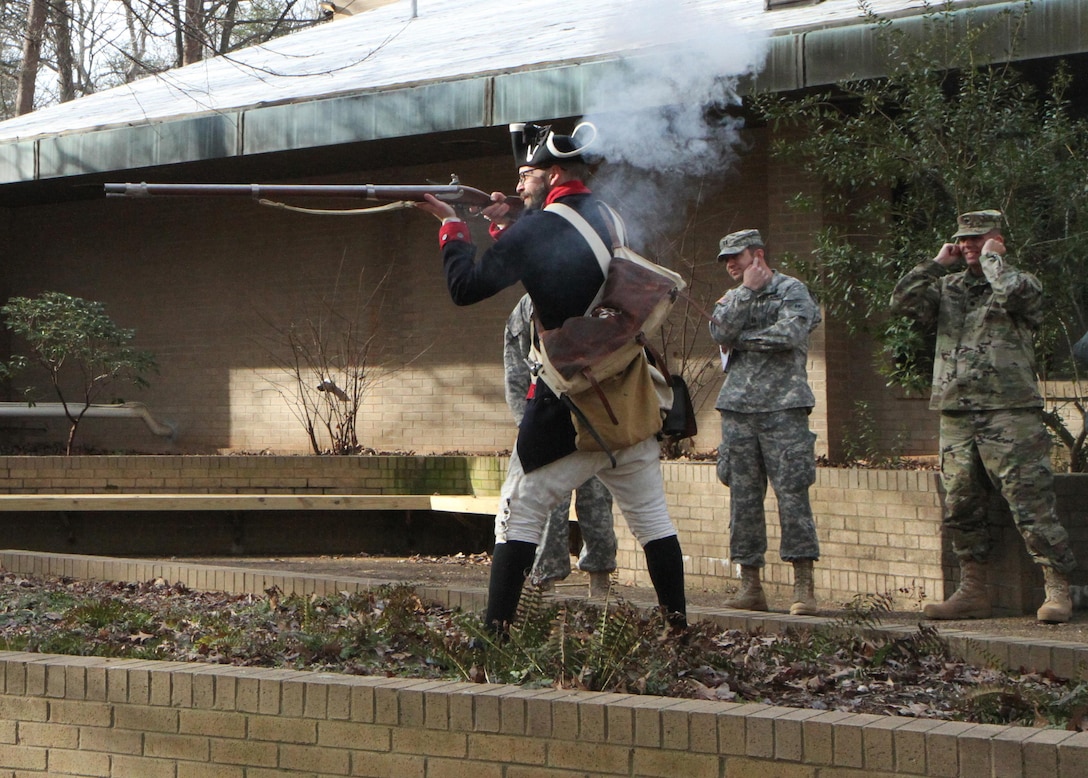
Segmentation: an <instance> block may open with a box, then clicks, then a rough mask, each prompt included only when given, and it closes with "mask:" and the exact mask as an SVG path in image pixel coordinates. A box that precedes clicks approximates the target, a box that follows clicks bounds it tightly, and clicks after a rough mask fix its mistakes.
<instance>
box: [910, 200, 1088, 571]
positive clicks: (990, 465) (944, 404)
mask: <svg viewBox="0 0 1088 778" xmlns="http://www.w3.org/2000/svg"><path fill="white" fill-rule="evenodd" d="M959 225H960V230H959V232H957V233H956V235H954V236H953V241H955V240H956V239H958V238H960V237H962V236H969V235H983V234H986V233H988V232H989V231H990V230H991V229H999V228H1000V225H1001V214H1000V212H997V211H974V212H971V213H968V214H964V215H963V216H961V217H960V220H959ZM979 264H980V266H981V268H982V275H981V276H978V275H974V274H972V273H971V272H969V271H968V270H962V271H958V272H954V273H951V272H949V271H948V269H947V268H945V267H944V266H943V265H941V264H940V263H938V262H936V261H934V260H926V261H925V262H922V263H921V264H919V265H917V266H916V267H915V268H914V269H913V270H911V271H910V272H908V273H907V274H906V275H905V276H904V277H903V278H902V279H901V280H900V281H899V283H898V284H897V285H896V287H895V291H894V292H893V293H892V303H891V304H892V313H894V314H897V315H903V316H907V317H909V318H911V319H913V320H915V321H916V322H918V324H919V325H922V326H923V327H925V326H930V327H931V326H932V325H933V324H936V329H937V346H936V354H935V362H934V367H933V391H932V395H931V397H930V404H929V407H930V408H932V409H933V410H937V411H940V412H941V424H940V437H941V442H940V446H941V475H942V480H943V482H944V487H945V491H946V493H947V494H946V500H945V516H944V524H945V527H947V529H948V530H949V532H950V535H951V538H952V548H953V551H954V552H955V554H956V556H957V557H959V558H960V559H961V560H974V561H976V562H985V561H986V560H987V558H988V556H989V552H990V536H989V532H988V530H987V519H986V517H987V513H988V503H989V498H990V494H991V493H992V492H993V491H994V490H995V488H996V489H999V490H1000V492H1001V495H1002V496H1003V497H1004V498H1005V499H1006V501H1007V502H1008V503H1009V508H1010V509H1011V510H1012V515H1013V519H1014V520H1015V522H1016V526H1017V528H1018V529H1019V531H1020V533H1021V535H1023V537H1024V541H1025V543H1026V545H1027V549H1028V553H1029V554H1030V555H1031V556H1032V558H1033V559H1034V560H1035V562H1036V563H1038V564H1041V565H1044V566H1050V567H1053V568H1054V569H1055V570H1057V571H1059V572H1061V573H1068V572H1070V571H1071V570H1073V569H1074V568H1075V567H1076V560H1075V559H1074V557H1073V553H1072V550H1071V549H1070V547H1069V544H1068V536H1067V533H1066V531H1065V529H1064V528H1063V527H1062V525H1061V524H1060V523H1059V522H1058V518H1057V514H1056V512H1055V498H1054V488H1053V485H1054V477H1053V473H1052V471H1051V466H1050V449H1051V441H1050V437H1049V435H1048V434H1047V432H1046V428H1045V427H1044V425H1043V421H1042V416H1041V409H1042V407H1043V400H1042V397H1041V396H1040V394H1039V390H1038V386H1037V381H1036V377H1035V348H1034V345H1033V338H1034V336H1035V333H1036V331H1037V330H1038V327H1039V324H1040V323H1041V321H1042V316H1043V293H1042V285H1041V284H1040V283H1039V281H1038V279H1037V278H1035V276H1033V275H1032V274H1030V273H1026V272H1023V271H1021V270H1017V269H1016V268H1015V267H1013V266H1012V265H1011V264H1009V262H1008V261H1007V258H1006V257H1003V256H1001V255H999V254H997V253H983V254H982V255H981V256H980V258H979Z"/></svg>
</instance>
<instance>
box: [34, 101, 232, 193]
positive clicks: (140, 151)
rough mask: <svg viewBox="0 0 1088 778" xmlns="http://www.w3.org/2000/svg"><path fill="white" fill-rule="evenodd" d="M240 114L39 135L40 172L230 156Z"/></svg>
mask: <svg viewBox="0 0 1088 778" xmlns="http://www.w3.org/2000/svg"><path fill="white" fill-rule="evenodd" d="M240 119H241V116H240V115H239V114H237V113H217V114H209V115H206V116H196V117H190V118H186V119H179V120H177V121H171V122H157V123H154V124H147V125H142V126H137V127H119V128H114V129H109V130H99V131H98V132H89V133H81V132H77V133H70V134H65V135H54V136H52V137H44V138H39V139H38V140H37V151H38V171H37V178H39V179H47V178H64V177H67V176H78V175H84V174H87V173H103V172H108V171H113V170H130V169H133V168H141V167H152V166H156V165H169V164H174V163H179V162H189V161H191V160H194V159H219V158H222V157H230V156H233V155H235V154H236V153H237V151H238V147H239V146H238V141H239V138H240V133H241V130H240V126H239V122H240ZM22 180H27V179H22Z"/></svg>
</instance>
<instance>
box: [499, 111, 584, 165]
mask: <svg viewBox="0 0 1088 778" xmlns="http://www.w3.org/2000/svg"><path fill="white" fill-rule="evenodd" d="M596 140H597V128H596V127H595V126H594V125H593V124H591V123H589V122H582V123H581V124H579V125H578V126H577V127H575V128H574V132H572V133H571V134H570V135H556V134H555V133H554V132H552V128H551V125H540V124H530V123H528V122H517V123H515V124H511V125H510V142H511V145H512V146H513V149H514V162H515V164H517V166H518V167H523V166H525V165H528V166H529V167H541V168H543V167H551V166H552V165H563V164H565V163H570V162H577V163H586V164H592V163H594V162H596V161H597V160H596V159H595V158H590V155H589V154H586V153H585V152H586V149H588V148H589V147H590V146H592V145H593V142H594V141H596Z"/></svg>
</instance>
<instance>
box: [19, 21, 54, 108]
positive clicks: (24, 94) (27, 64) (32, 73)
mask: <svg viewBox="0 0 1088 778" xmlns="http://www.w3.org/2000/svg"><path fill="white" fill-rule="evenodd" d="M47 6H48V2H47V0H30V4H29V5H28V6H27V12H26V38H25V39H24V41H23V57H22V61H21V62H20V64H19V74H18V84H19V87H18V92H17V93H16V96H15V115H16V116H22V115H23V114H27V113H30V112H31V111H33V110H34V90H35V89H36V88H37V83H38V65H39V64H40V63H41V58H42V38H43V36H44V33H45V17H46V9H47Z"/></svg>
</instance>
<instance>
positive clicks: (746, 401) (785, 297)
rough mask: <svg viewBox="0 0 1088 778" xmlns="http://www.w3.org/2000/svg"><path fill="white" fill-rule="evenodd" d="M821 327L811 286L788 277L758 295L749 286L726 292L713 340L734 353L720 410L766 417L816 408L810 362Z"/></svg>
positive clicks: (716, 316) (776, 277) (781, 277)
mask: <svg viewBox="0 0 1088 778" xmlns="http://www.w3.org/2000/svg"><path fill="white" fill-rule="evenodd" d="M819 323H820V308H819V306H818V305H817V304H816V301H815V300H813V299H812V295H811V294H809V291H808V287H806V286H805V285H804V284H803V283H801V282H800V281H798V280H797V279H796V278H792V277H790V276H787V275H783V274H782V273H777V272H776V273H775V274H774V275H773V276H772V277H771V281H770V283H768V284H767V286H765V287H764V288H763V289H761V290H759V291H758V292H753V291H752V290H751V289H748V288H746V287H743V286H741V287H738V288H736V289H731V290H729V291H728V292H726V293H725V296H724V297H722V299H720V300H718V303H717V305H715V306H714V318H713V319H712V320H711V322H710V336H711V337H712V338H714V340H715V342H717V343H718V344H719V345H720V346H721V347H722V349H723V350H724V351H727V352H728V354H729V357H728V359H729V362H728V367H727V369H726V373H725V382H724V383H723V384H722V390H721V392H720V393H719V394H718V401H717V402H716V403H715V405H714V407H716V408H717V409H718V410H720V411H736V412H738V413H765V412H767V411H780V410H785V409H786V408H811V407H812V406H813V405H815V404H816V397H815V395H813V393H812V388H811V387H810V386H809V385H808V372H807V371H806V362H807V360H808V336H809V333H810V332H812V331H813V330H814V329H816V326H817V325H818V324H819Z"/></svg>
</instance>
